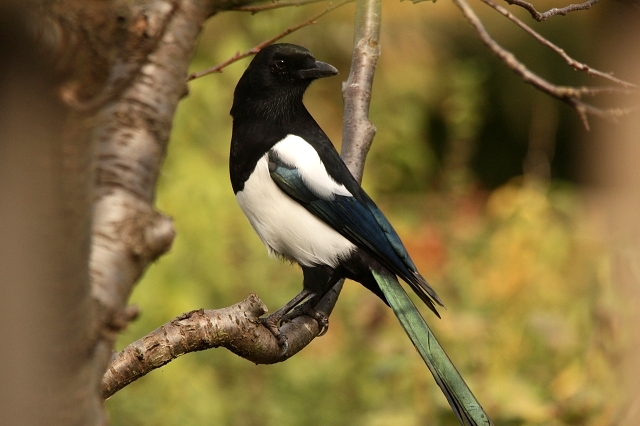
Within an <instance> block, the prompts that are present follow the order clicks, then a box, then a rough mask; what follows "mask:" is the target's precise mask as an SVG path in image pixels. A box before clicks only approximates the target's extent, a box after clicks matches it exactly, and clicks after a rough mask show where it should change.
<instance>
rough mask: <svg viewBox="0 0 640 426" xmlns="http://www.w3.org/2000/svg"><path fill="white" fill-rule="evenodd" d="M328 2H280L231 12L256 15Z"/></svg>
mask: <svg viewBox="0 0 640 426" xmlns="http://www.w3.org/2000/svg"><path fill="white" fill-rule="evenodd" d="M323 1H327V0H299V1H279V2H275V3H270V4H263V5H259V6H238V7H234V8H233V9H231V10H235V11H238V12H251V14H252V15H255V14H256V13H258V12H264V11H265V10H273V9H280V8H281V7H298V6H306V5H308V4H312V3H320V2H323Z"/></svg>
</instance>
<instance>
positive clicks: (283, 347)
mask: <svg viewBox="0 0 640 426" xmlns="http://www.w3.org/2000/svg"><path fill="white" fill-rule="evenodd" d="M283 316H284V315H283V312H280V311H276V312H274V313H273V314H271V315H268V316H266V317H262V318H259V321H260V323H261V324H262V325H263V326H265V327H266V328H267V330H269V331H270V332H271V334H273V337H275V338H276V340H278V346H279V347H280V355H284V354H285V353H287V349H289V341H288V340H287V335H286V334H284V333H282V332H281V331H280V327H279V325H280V322H281V321H282V320H283Z"/></svg>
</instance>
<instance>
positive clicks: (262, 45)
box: [187, 0, 354, 81]
mask: <svg viewBox="0 0 640 426" xmlns="http://www.w3.org/2000/svg"><path fill="white" fill-rule="evenodd" d="M353 1H354V0H343V1H342V2H340V3H338V4H336V5H333V4H329V6H328V7H327V8H326V9H325V10H323V11H322V12H320V13H318V14H316V15H313V16H312V17H311V18H309V19H307V20H306V21H302V22H300V23H299V24H296V25H294V26H292V27H289V28H287V29H286V30H284V31H282V32H281V33H280V34H278V35H276V36H275V37H272V38H270V39H268V40H265V41H263V42H262V43H260V44H258V45H256V46H253V47H252V48H251V49H249V50H247V51H246V52H244V53H240V52H236V54H235V55H233V56H232V57H230V58H229V59H227V60H226V61H224V62H221V63H219V64H218V65H215V66H213V67H211V68H209V69H207V70H204V71H199V72H194V73H191V74H190V75H189V77H187V81H192V80H195V79H196V78H200V77H204V76H205V75H209V74H213V73H217V72H222V69H223V68H225V67H227V66H229V65H231V64H233V63H234V62H237V61H239V60H240V59H244V58H247V57H249V56H251V55H255V54H256V53H258V52H259V51H260V50H262V49H264V48H265V47H266V46H269V45H270V44H273V43H275V42H276V41H278V40H280V39H281V38H283V37H285V36H288V35H289V34H291V33H292V32H294V31H298V30H299V29H300V28H304V27H306V26H309V25H312V24H315V23H316V21H317V20H318V19H320V18H322V17H323V16H324V15H326V14H327V13H329V12H331V11H332V10H335V9H337V8H339V7H342V6H344V5H345V4H347V3H351V2H353ZM309 3H311V2H309ZM274 4H278V3H274ZM293 4H295V3H290V4H289V5H293ZM254 13H257V12H254Z"/></svg>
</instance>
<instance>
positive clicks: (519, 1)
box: [505, 0, 598, 22]
mask: <svg viewBox="0 0 640 426" xmlns="http://www.w3.org/2000/svg"><path fill="white" fill-rule="evenodd" d="M505 1H506V2H507V3H508V4H512V5H515V6H520V7H522V8H523V9H525V10H526V11H527V12H529V14H530V15H531V17H532V18H533V19H535V20H536V21H538V22H542V21H546V20H547V19H549V18H551V17H552V16H555V15H562V16H565V15H566V14H567V13H570V12H575V11H577V10H587V9H591V6H593V5H594V4H596V3H598V0H588V1H585V2H584V3H578V4H570V5H569V6H566V7H561V8H559V9H558V8H556V7H554V8H553V9H549V10H547V11H546V12H542V13H540V12H538V11H537V10H536V8H535V7H534V6H533V5H532V4H531V3H529V2H527V1H524V0H505Z"/></svg>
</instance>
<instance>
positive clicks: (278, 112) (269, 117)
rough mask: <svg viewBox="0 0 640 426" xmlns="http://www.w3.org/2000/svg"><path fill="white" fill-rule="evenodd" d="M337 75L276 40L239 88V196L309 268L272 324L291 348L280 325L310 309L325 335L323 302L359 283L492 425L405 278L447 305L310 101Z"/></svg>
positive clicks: (471, 414)
mask: <svg viewBox="0 0 640 426" xmlns="http://www.w3.org/2000/svg"><path fill="white" fill-rule="evenodd" d="M336 74H338V70H337V69H336V68H335V67H333V66H332V65H329V64H327V63H325V62H320V61H317V60H316V59H315V57H314V56H313V55H312V53H311V52H310V51H309V50H307V49H305V48H304V47H301V46H297V45H293V44H284V43H283V44H274V45H270V46H268V47H265V48H264V49H262V50H261V51H260V52H258V53H257V54H256V56H255V57H254V58H253V60H252V61H251V63H250V64H249V66H248V67H247V69H246V71H245V72H244V74H243V75H242V77H241V78H240V80H239V81H238V84H237V86H236V88H235V92H234V99H233V105H232V107H231V116H232V118H233V131H232V136H231V152H230V159H229V172H230V178H231V185H232V188H233V191H234V193H235V196H236V200H237V201H238V204H239V205H240V208H241V209H242V211H243V212H244V214H245V215H246V216H247V218H248V219H249V222H250V224H251V226H252V227H253V229H254V230H255V231H256V233H257V234H258V236H259V237H260V239H261V240H262V242H263V243H264V244H265V246H266V247H267V250H268V252H269V254H270V255H272V256H274V257H277V258H281V259H284V260H287V261H290V262H292V263H297V264H299V265H300V267H301V268H302V273H303V289H302V291H301V292H300V293H299V294H298V295H297V296H295V297H294V298H293V299H292V300H291V301H289V302H288V303H287V304H285V305H284V306H283V307H282V308H281V309H279V310H277V311H276V312H274V313H273V314H271V315H269V316H268V317H266V318H263V319H262V321H263V324H264V325H265V326H267V327H268V328H269V329H270V330H271V332H272V333H273V334H274V335H275V336H276V337H277V338H278V340H279V342H280V344H281V346H282V349H283V351H286V338H285V337H284V335H283V334H281V333H280V331H279V330H278V326H279V324H280V323H281V322H284V321H288V320H291V319H292V318H295V317H296V316H299V315H302V314H307V315H311V316H313V317H314V318H316V319H317V320H318V322H319V325H320V328H321V334H322V333H324V332H325V331H326V329H327V326H328V320H327V319H326V318H325V317H324V316H322V315H320V314H319V313H317V312H316V311H315V310H314V309H313V308H314V306H315V305H316V304H317V303H318V301H319V300H320V299H321V298H322V297H323V296H324V295H325V294H326V293H327V292H328V291H329V290H330V289H331V288H332V287H333V285H334V284H336V283H337V282H338V281H339V280H340V279H343V278H348V279H351V280H353V281H357V282H359V283H361V284H362V285H363V286H364V287H366V288H367V289H369V290H371V291H372V292H373V293H374V294H376V295H377V296H378V297H379V298H380V299H382V301H384V302H385V303H386V304H387V305H390V306H391V308H392V309H393V311H394V313H395V314H396V316H397V317H398V319H399V321H400V323H401V325H402V326H403V327H404V329H405V331H406V333H407V334H408V335H409V337H410V339H411V340H412V342H413V344H414V346H415V347H416V348H417V349H418V352H419V353H420V355H421V356H422V358H423V359H424V360H425V362H426V363H427V366H428V367H429V369H430V370H431V372H432V373H433V375H434V377H435V379H436V381H437V383H438V385H439V386H440V387H441V389H442V390H443V393H444V394H445V396H446V398H447V400H448V401H449V404H450V405H451V406H452V408H453V411H454V413H455V414H456V416H457V417H458V420H459V421H460V423H461V424H463V425H481V424H482V425H488V424H491V423H490V421H489V420H488V417H487V416H486V414H485V413H484V411H483V410H482V407H480V405H479V403H478V402H477V401H476V400H475V397H474V396H473V394H472V393H471V391H470V390H469V389H468V387H467V386H466V384H465V383H464V381H463V380H462V378H461V377H460V375H459V374H458V372H457V371H456V369H455V367H454V366H453V364H452V363H451V361H450V360H449V358H448V357H447V355H446V354H445V353H444V351H443V349H442V348H441V347H440V345H439V344H438V343H437V341H436V340H435V337H434V336H433V334H432V333H431V331H430V330H429V328H428V326H427V325H426V323H425V322H424V320H423V318H422V317H421V316H420V313H419V311H418V310H417V308H416V307H415V306H414V305H413V303H412V302H411V300H410V299H409V298H408V296H407V294H406V293H405V292H404V290H403V289H402V286H401V285H400V284H399V282H398V280H397V277H400V278H401V279H402V280H403V281H405V282H406V283H407V284H408V285H409V287H411V289H412V290H413V291H414V292H415V293H416V295H417V296H418V297H419V298H420V300H421V301H422V302H423V303H424V304H425V305H426V306H427V307H428V308H429V309H430V310H431V311H433V313H434V314H435V315H437V316H438V317H440V315H439V314H438V310H437V309H436V305H438V306H444V305H443V303H442V301H441V300H440V298H439V297H438V295H437V294H436V292H435V291H434V290H433V289H432V288H431V286H430V285H429V284H428V283H427V281H426V280H425V279H424V278H423V277H422V275H420V273H419V272H418V270H417V268H416V266H415V264H414V263H413V261H412V260H411V258H410V257H409V254H408V253H407V250H406V249H405V247H404V245H403V244H402V241H401V240H400V237H399V236H398V234H397V233H396V232H395V230H394V229H393V227H392V226H391V224H390V223H389V221H388V220H387V219H386V218H385V216H384V215H383V213H382V212H381V211H380V209H379V208H378V207H377V206H376V205H375V203H374V202H373V201H372V200H371V198H370V197H369V196H368V195H367V194H366V193H365V191H364V190H363V189H362V188H361V187H360V185H359V184H358V182H357V181H356V180H355V179H354V178H353V176H352V175H351V173H350V172H349V169H348V168H347V166H346V165H345V164H344V162H343V161H342V159H341V158H340V155H339V154H338V152H337V151H336V149H335V148H334V146H333V144H332V143H331V141H330V140H329V138H328V137H327V135H326V134H325V133H324V132H323V131H322V129H321V128H320V126H319V125H318V124H317V123H316V121H315V120H314V119H313V117H312V116H311V115H310V114H309V112H308V111H307V109H306V108H305V106H304V104H303V95H304V93H305V91H306V89H307V88H308V87H309V85H310V84H311V83H312V82H313V81H314V80H316V79H318V78H323V77H330V76H333V75H336Z"/></svg>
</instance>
